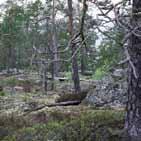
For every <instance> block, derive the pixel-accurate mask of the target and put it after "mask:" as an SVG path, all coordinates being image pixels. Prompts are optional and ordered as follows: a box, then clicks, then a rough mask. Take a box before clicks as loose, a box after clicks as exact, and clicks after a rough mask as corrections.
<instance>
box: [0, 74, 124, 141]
mask: <svg viewBox="0 0 141 141" xmlns="http://www.w3.org/2000/svg"><path fill="white" fill-rule="evenodd" d="M87 82H88V81H87ZM1 83H2V84H1V85H3V92H1V93H0V95H1V96H0V141H120V140H121V134H122V131H123V130H122V129H123V125H124V113H125V112H124V109H118V108H117V109H116V110H115V109H110V108H109V109H108V108H97V107H95V106H89V105H85V104H83V103H81V104H79V105H71V106H51V107H49V106H48V105H50V104H54V103H56V100H58V99H59V98H60V97H63V98H61V100H64V94H63V95H62V93H65V89H66V91H67V85H65V83H66V82H65V83H64V82H63V83H61V85H60V83H59V85H58V86H57V87H56V90H55V91H51V90H50V91H48V93H47V94H42V92H41V89H40V87H39V84H38V83H39V82H35V81H33V80H32V81H31V80H30V81H29V80H28V81H27V79H26V80H24V81H23V79H21V78H20V79H19V77H18V78H17V76H14V77H13V76H12V77H11V76H10V77H1ZM67 83H68V82H67ZM85 83H86V82H85ZM60 87H61V89H60ZM13 88H14V89H13ZM64 88H65V89H64ZM68 93H70V92H69V91H68ZM78 98H81V97H77V100H78ZM65 99H66V97H65ZM69 99H70V97H69ZM71 100H72V97H71Z"/></svg>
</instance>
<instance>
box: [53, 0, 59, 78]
mask: <svg viewBox="0 0 141 141" xmlns="http://www.w3.org/2000/svg"><path fill="white" fill-rule="evenodd" d="M52 46H53V51H52V52H53V59H54V60H58V53H57V51H58V49H57V39H56V23H55V0H53V11H52ZM53 71H54V75H55V76H58V73H59V65H58V62H57V61H54V62H53Z"/></svg>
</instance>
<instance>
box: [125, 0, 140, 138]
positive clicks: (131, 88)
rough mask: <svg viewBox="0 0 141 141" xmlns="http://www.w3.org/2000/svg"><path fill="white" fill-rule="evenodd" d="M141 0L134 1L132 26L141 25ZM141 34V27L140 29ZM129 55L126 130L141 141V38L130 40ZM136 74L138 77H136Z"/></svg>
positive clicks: (135, 37) (133, 36) (132, 37)
mask: <svg viewBox="0 0 141 141" xmlns="http://www.w3.org/2000/svg"><path fill="white" fill-rule="evenodd" d="M140 13H141V0H133V17H132V20H131V21H132V22H131V24H132V26H133V27H135V26H138V25H140V23H141V15H140ZM138 30H139V31H140V33H141V27H140V28H138ZM128 48H129V54H130V57H131V61H132V62H133V64H134V67H133V66H132V65H130V66H129V77H128V103H127V117H126V122H125V128H126V129H127V131H128V134H129V136H130V139H131V141H141V36H140V37H139V36H136V35H135V34H133V35H132V36H131V38H130V44H129V47H128ZM135 74H136V75H135Z"/></svg>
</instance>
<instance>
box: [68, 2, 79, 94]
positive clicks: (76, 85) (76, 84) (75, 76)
mask: <svg viewBox="0 0 141 141" xmlns="http://www.w3.org/2000/svg"><path fill="white" fill-rule="evenodd" d="M68 16H69V28H68V30H69V34H70V37H71V38H72V37H73V35H74V27H73V7H72V0H68ZM71 49H72V55H73V54H74V53H75V51H76V49H77V46H76V45H75V44H73V43H72V44H71ZM72 79H73V82H74V90H75V92H76V93H79V92H80V80H79V73H78V62H77V54H76V55H74V57H73V58H72Z"/></svg>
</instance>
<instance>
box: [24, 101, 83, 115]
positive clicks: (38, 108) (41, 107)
mask: <svg viewBox="0 0 141 141" xmlns="http://www.w3.org/2000/svg"><path fill="white" fill-rule="evenodd" d="M80 103H81V101H66V102H59V103H52V104H46V105H42V106H40V107H36V108H34V109H28V110H24V112H26V113H25V114H24V115H27V114H29V113H31V112H35V111H38V110H41V109H43V108H45V107H56V106H71V105H72V106H74V105H79V104H80Z"/></svg>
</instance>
